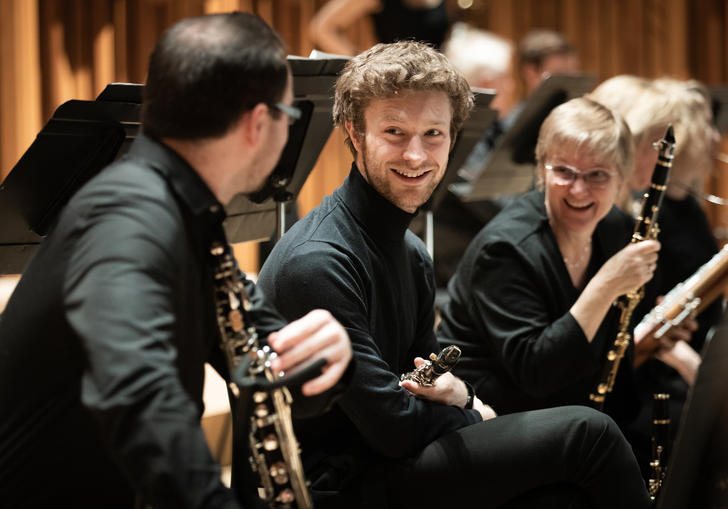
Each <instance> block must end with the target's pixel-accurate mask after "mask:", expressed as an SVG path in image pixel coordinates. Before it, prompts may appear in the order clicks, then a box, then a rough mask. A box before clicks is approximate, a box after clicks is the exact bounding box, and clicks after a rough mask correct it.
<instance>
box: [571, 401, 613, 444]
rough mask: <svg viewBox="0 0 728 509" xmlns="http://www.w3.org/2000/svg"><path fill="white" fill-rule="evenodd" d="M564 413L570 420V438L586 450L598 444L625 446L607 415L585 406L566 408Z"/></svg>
mask: <svg viewBox="0 0 728 509" xmlns="http://www.w3.org/2000/svg"><path fill="white" fill-rule="evenodd" d="M564 411H565V413H566V414H567V415H569V417H570V419H571V426H570V428H571V433H570V435H571V438H572V439H573V440H575V441H576V442H578V443H580V444H581V445H582V447H583V448H585V449H586V450H593V448H594V446H595V445H597V444H598V443H601V444H604V445H607V444H609V445H610V446H613V445H615V444H622V443H624V444H626V441H625V439H624V436H623V435H622V431H621V430H620V429H619V426H617V424H616V423H615V422H614V420H613V419H612V418H611V417H609V416H608V415H607V414H605V413H603V412H600V411H598V410H594V409H593V408H589V407H585V406H571V407H566V408H564Z"/></svg>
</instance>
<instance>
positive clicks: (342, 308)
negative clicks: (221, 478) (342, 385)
mask: <svg viewBox="0 0 728 509" xmlns="http://www.w3.org/2000/svg"><path fill="white" fill-rule="evenodd" d="M412 217H413V215H412V214H408V213H406V212H404V211H402V210H401V209H399V208H397V207H396V206H394V205H393V204H391V203H390V202H388V201H387V200H385V199H384V198H383V197H382V196H380V195H379V194H378V193H377V192H376V191H375V190H374V189H373V188H372V187H370V186H369V184H368V183H367V182H366V181H365V180H364V178H363V177H362V176H361V175H360V173H359V171H358V170H357V168H356V167H355V166H354V167H353V168H352V171H351V173H350V174H349V177H348V178H347V179H346V181H345V182H344V184H343V185H342V186H341V187H340V188H338V189H337V190H336V191H334V193H333V194H332V195H330V196H327V197H325V198H324V200H323V202H322V203H321V205H320V206H319V207H317V208H316V209H314V210H313V211H311V212H310V213H309V214H308V215H307V216H306V217H304V218H303V219H301V220H300V221H299V222H298V223H296V224H295V225H294V226H293V228H291V230H289V231H288V232H287V233H286V234H285V235H284V236H283V238H282V239H281V241H280V242H278V244H277V245H276V246H275V248H274V249H273V251H272V253H271V255H270V257H269V258H268V259H267V261H266V263H265V265H264V266H263V269H262V270H261V272H260V276H259V279H258V283H259V287H260V288H262V289H263V292H264V294H265V296H266V298H267V299H269V300H270V301H271V302H273V303H274V305H275V306H276V308H277V309H278V311H279V312H280V313H281V314H283V315H284V316H285V317H286V318H288V319H291V320H293V319H297V318H300V317H301V316H303V315H304V314H306V313H307V312H309V311H311V310H312V309H315V308H323V309H327V310H329V311H330V312H331V313H332V314H333V315H334V316H335V317H336V318H337V319H338V320H339V321H340V322H341V323H342V324H343V325H344V327H345V328H346V330H347V331H348V333H349V336H350V338H351V342H352V346H353V350H354V357H355V359H356V368H355V371H354V376H353V378H352V380H351V383H350V386H349V389H347V391H346V392H345V393H344V395H343V396H342V397H341V398H340V399H339V400H338V401H337V403H336V405H335V406H334V407H333V408H332V410H331V411H330V412H328V413H327V414H325V415H323V416H321V417H318V418H314V419H306V420H299V421H297V422H296V434H297V436H298V439H299V441H300V442H301V446H302V456H303V460H304V464H305V467H306V471H307V475H308V478H309V480H310V481H311V483H312V491H313V492H314V495H316V494H317V492H319V493H320V492H322V491H329V492H331V491H333V492H337V491H339V490H341V489H342V488H344V487H345V486H346V484H347V483H348V482H349V481H352V477H354V476H358V474H361V473H362V471H363V470H364V469H366V468H367V467H368V466H370V465H372V464H375V463H378V462H380V461H383V460H384V459H385V458H403V457H406V456H409V455H412V454H414V453H416V452H417V451H419V450H420V449H422V448H423V447H425V446H426V445H427V444H429V443H430V442H432V441H433V440H435V439H436V438H438V437H440V436H442V435H443V434H445V433H447V432H449V431H452V430H456V429H459V428H462V427H464V426H467V425H469V424H472V423H475V422H478V421H480V420H481V419H480V416H479V414H478V413H477V412H476V411H474V410H463V409H461V408H456V407H452V406H446V405H442V404H438V403H433V402H431V401H428V400H422V399H416V398H414V397H412V396H411V395H410V394H409V393H408V392H407V391H406V390H404V389H402V388H401V387H400V386H399V375H400V374H402V373H404V372H407V371H411V370H412V369H413V359H414V358H415V357H416V356H421V357H426V356H427V355H429V354H430V353H431V352H437V351H439V347H438V345H437V341H436V339H435V335H434V332H433V320H434V314H433V303H434V293H435V288H434V280H433V270H432V260H431V259H430V257H429V255H428V254H427V252H426V250H425V247H424V245H423V243H422V242H421V241H420V239H419V238H417V237H416V236H415V235H414V234H413V233H411V232H410V231H409V230H407V227H408V225H409V223H410V221H411V219H412ZM359 480H360V478H359ZM353 482H357V480H356V479H354V480H353Z"/></svg>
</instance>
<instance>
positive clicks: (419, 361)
mask: <svg viewBox="0 0 728 509" xmlns="http://www.w3.org/2000/svg"><path fill="white" fill-rule="evenodd" d="M424 363H425V359H423V358H422V357H415V367H416V368H419V367H420V366H422V365H423V364H424Z"/></svg>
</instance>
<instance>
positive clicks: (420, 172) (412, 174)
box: [391, 168, 430, 179]
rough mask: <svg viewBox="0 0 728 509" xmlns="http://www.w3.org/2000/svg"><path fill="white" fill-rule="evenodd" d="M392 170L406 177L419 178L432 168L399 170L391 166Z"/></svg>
mask: <svg viewBox="0 0 728 509" xmlns="http://www.w3.org/2000/svg"><path fill="white" fill-rule="evenodd" d="M391 170H392V171H393V172H394V173H396V174H397V175H401V176H402V177H406V178H409V179H417V178H420V177H422V176H423V175H426V174H427V173H429V172H430V170H416V171H408V170H399V169H397V168H391Z"/></svg>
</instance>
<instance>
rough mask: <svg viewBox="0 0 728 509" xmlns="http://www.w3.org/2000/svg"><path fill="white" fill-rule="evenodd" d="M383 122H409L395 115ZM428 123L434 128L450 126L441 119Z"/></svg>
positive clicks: (387, 117) (385, 118) (388, 116)
mask: <svg viewBox="0 0 728 509" xmlns="http://www.w3.org/2000/svg"><path fill="white" fill-rule="evenodd" d="M382 120H383V121H384V122H402V123H406V122H407V121H406V120H405V119H403V118H402V117H400V116H397V115H393V114H389V115H385V116H384V118H383V119H382ZM426 123H427V124H429V125H433V126H447V125H449V124H448V123H447V122H445V121H444V120H440V119H437V120H430V121H428V122H426Z"/></svg>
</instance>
